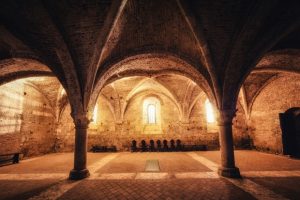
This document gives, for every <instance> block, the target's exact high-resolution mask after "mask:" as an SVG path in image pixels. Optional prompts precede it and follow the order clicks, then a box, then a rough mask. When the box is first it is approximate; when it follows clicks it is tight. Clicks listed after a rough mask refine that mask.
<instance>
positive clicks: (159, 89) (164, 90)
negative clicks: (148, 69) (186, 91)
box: [121, 78, 182, 119]
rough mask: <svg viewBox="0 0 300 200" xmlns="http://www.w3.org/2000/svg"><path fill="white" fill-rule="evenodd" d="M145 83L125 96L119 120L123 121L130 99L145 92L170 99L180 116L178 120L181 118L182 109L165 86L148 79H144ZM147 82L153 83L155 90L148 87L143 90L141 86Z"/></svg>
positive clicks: (174, 96)
mask: <svg viewBox="0 0 300 200" xmlns="http://www.w3.org/2000/svg"><path fill="white" fill-rule="evenodd" d="M145 79H146V80H145V81H141V82H140V83H139V84H137V85H136V87H134V88H133V89H132V90H131V91H130V93H129V94H128V95H127V96H126V101H125V104H124V105H123V107H122V113H121V119H123V117H124V114H125V112H126V110H127V107H128V104H129V103H130V102H131V101H132V99H134V98H135V97H136V96H138V95H139V94H143V93H145V92H147V91H149V92H153V93H158V94H161V95H163V96H165V97H167V98H169V99H170V101H171V102H173V103H174V105H175V106H176V108H177V110H178V112H179V115H180V119H181V118H182V108H181V106H180V104H179V102H178V98H177V97H176V95H175V94H173V93H172V91H170V90H169V89H168V88H167V87H166V86H165V85H163V84H162V83H160V82H158V81H155V80H151V79H148V78H145ZM147 81H150V82H153V83H154V84H156V85H157V87H155V88H149V87H145V88H143V87H142V86H143V84H145V83H146V82H147Z"/></svg>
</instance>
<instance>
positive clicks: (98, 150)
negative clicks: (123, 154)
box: [91, 145, 117, 153]
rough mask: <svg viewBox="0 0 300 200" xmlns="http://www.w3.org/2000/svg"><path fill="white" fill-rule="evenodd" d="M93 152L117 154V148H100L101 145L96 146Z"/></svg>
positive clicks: (92, 149)
mask: <svg viewBox="0 0 300 200" xmlns="http://www.w3.org/2000/svg"><path fill="white" fill-rule="evenodd" d="M91 151H92V152H94V153H96V152H117V147H116V146H100V145H94V146H92V148H91Z"/></svg>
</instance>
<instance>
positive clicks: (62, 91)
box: [60, 88, 66, 97]
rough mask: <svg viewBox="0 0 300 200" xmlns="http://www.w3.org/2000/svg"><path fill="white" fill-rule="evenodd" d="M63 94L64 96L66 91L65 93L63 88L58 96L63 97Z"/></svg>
mask: <svg viewBox="0 0 300 200" xmlns="http://www.w3.org/2000/svg"><path fill="white" fill-rule="evenodd" d="M64 94H66V91H65V89H64V88H63V89H62V90H61V91H60V96H61V97H62V96H64Z"/></svg>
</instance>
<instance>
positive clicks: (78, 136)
mask: <svg viewBox="0 0 300 200" xmlns="http://www.w3.org/2000/svg"><path fill="white" fill-rule="evenodd" d="M71 115H72V117H73V120H74V124H75V150H74V169H72V170H71V171H70V175H69V179H71V180H80V179H84V178H86V177H88V176H89V175H90V173H89V170H88V169H87V168H86V163H87V129H88V125H89V122H90V121H89V120H88V117H87V114H75V113H71Z"/></svg>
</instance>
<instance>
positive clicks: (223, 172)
mask: <svg viewBox="0 0 300 200" xmlns="http://www.w3.org/2000/svg"><path fill="white" fill-rule="evenodd" d="M218 174H219V175H220V176H223V177H227V178H242V177H241V174H240V170H239V168H237V167H234V168H225V167H220V168H219V169H218Z"/></svg>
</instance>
